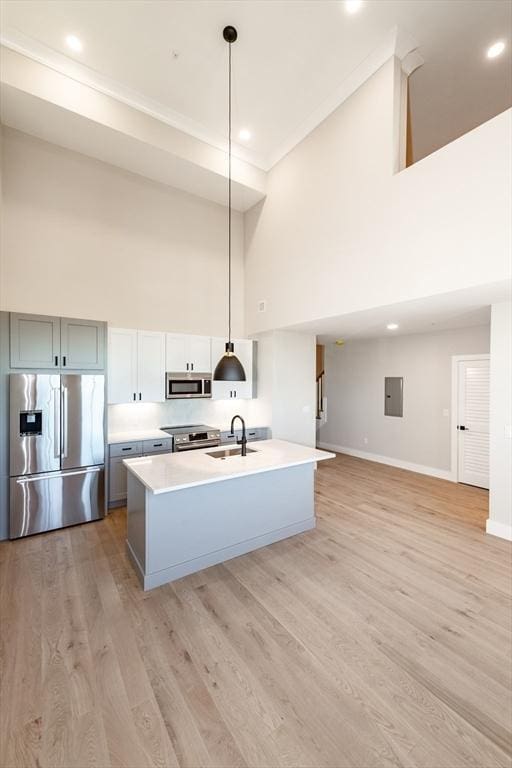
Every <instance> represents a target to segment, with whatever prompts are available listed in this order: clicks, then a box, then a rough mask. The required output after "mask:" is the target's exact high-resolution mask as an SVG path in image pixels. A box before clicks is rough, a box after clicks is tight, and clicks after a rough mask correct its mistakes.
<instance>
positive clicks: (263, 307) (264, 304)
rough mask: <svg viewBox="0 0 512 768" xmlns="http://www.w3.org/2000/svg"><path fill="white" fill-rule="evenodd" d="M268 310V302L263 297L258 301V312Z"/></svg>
mask: <svg viewBox="0 0 512 768" xmlns="http://www.w3.org/2000/svg"><path fill="white" fill-rule="evenodd" d="M266 311H267V302H266V300H265V299H262V300H261V301H258V312H266Z"/></svg>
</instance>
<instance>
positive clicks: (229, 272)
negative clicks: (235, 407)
mask: <svg viewBox="0 0 512 768" xmlns="http://www.w3.org/2000/svg"><path fill="white" fill-rule="evenodd" d="M228 123H229V128H228V285H229V288H228V342H229V343H230V344H231V43H229V108H228Z"/></svg>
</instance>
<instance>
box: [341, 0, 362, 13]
mask: <svg viewBox="0 0 512 768" xmlns="http://www.w3.org/2000/svg"><path fill="white" fill-rule="evenodd" d="M362 6H363V0H345V10H346V12H347V13H357V12H358V11H359V10H361V8H362Z"/></svg>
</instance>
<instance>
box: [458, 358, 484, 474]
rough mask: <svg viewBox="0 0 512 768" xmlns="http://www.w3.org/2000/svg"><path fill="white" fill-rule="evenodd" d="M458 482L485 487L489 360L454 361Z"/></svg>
mask: <svg viewBox="0 0 512 768" xmlns="http://www.w3.org/2000/svg"><path fill="white" fill-rule="evenodd" d="M457 401H458V402H457V444H458V467H457V469H458V476H457V479H458V481H459V483H467V484H468V485H478V486H480V487H481V488H489V360H462V361H460V362H459V364H458V398H457Z"/></svg>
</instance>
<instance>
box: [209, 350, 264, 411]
mask: <svg viewBox="0 0 512 768" xmlns="http://www.w3.org/2000/svg"><path fill="white" fill-rule="evenodd" d="M233 343H234V345H235V355H236V356H237V357H238V359H239V360H240V362H241V363H242V366H243V369H244V371H245V381H212V398H213V400H250V399H252V398H253V397H255V386H254V381H253V378H254V372H253V371H254V368H253V364H254V343H255V342H253V341H250V340H249V339H233ZM225 349H226V340H225V339H212V370H215V366H216V365H217V363H218V362H219V360H220V359H221V357H222V355H223V354H224V352H225Z"/></svg>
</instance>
